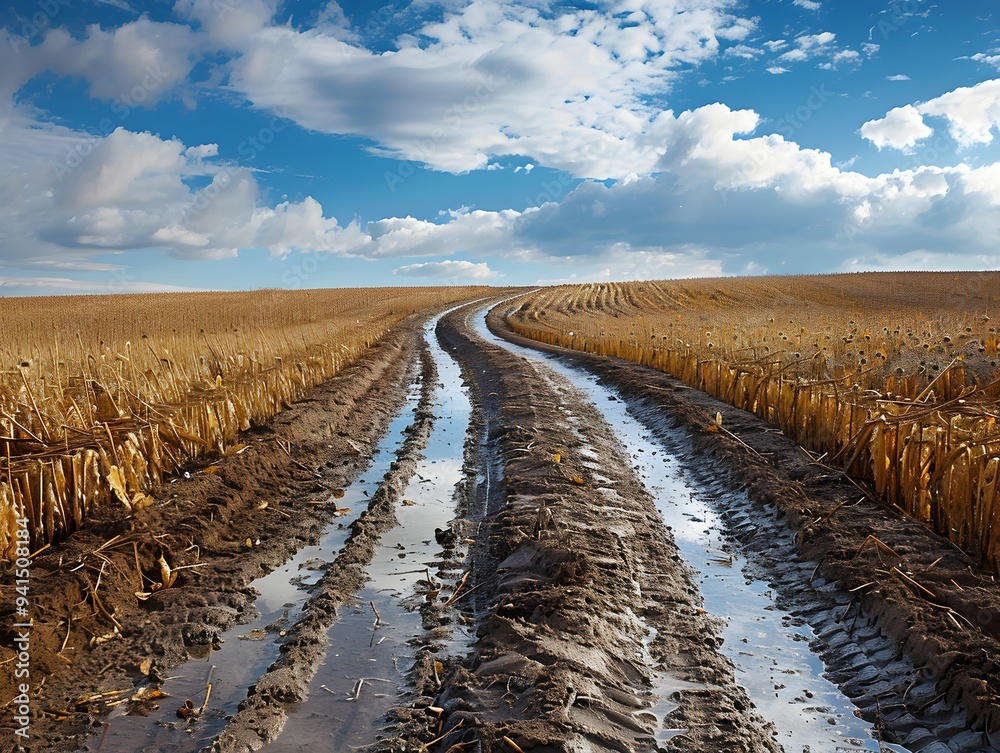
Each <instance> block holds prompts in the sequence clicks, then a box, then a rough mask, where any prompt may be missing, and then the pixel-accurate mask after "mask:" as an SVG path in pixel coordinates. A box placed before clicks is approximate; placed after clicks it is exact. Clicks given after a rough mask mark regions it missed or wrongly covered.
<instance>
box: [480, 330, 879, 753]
mask: <svg viewBox="0 0 1000 753" xmlns="http://www.w3.org/2000/svg"><path fill="white" fill-rule="evenodd" d="M485 317H486V313H485V311H484V312H481V313H479V314H478V315H477V316H476V318H475V328H476V331H477V333H478V334H479V335H480V336H481V337H483V338H484V339H485V340H486V341H487V342H490V343H492V344H495V345H498V346H500V347H503V348H506V349H507V350H509V351H511V352H513V353H516V354H518V355H521V356H524V357H525V358H528V359H530V360H532V361H534V362H536V363H537V362H541V363H544V364H545V365H547V366H549V367H550V368H551V369H552V370H553V371H555V372H556V373H557V374H559V375H561V376H563V377H565V378H566V379H567V380H569V382H570V383H571V384H572V385H573V386H575V387H577V388H579V389H580V390H581V391H583V393H584V394H585V395H586V396H587V398H588V399H589V400H590V401H591V402H592V403H593V404H594V405H596V406H597V407H598V409H599V410H600V411H601V413H602V414H603V415H604V417H605V419H606V420H607V421H608V423H609V424H610V425H611V427H612V428H613V430H614V432H615V434H616V435H617V437H618V438H619V440H620V441H621V443H622V445H623V446H624V448H625V450H626V452H627V454H628V456H629V457H630V458H631V459H632V463H633V466H634V467H635V469H636V471H637V472H638V474H639V477H640V478H641V479H642V481H643V483H644V484H645V486H646V488H647V489H648V490H649V492H650V493H651V494H652V495H653V497H654V499H655V501H656V505H657V508H658V509H659V511H660V513H661V515H662V517H663V519H664V521H665V522H666V524H667V525H668V526H670V527H671V528H672V529H673V534H674V537H675V539H676V542H677V546H678V549H679V550H680V554H681V556H682V557H683V558H684V560H685V561H686V562H687V563H688V564H689V565H690V566H691V567H692V568H693V569H694V570H695V571H696V573H697V579H698V585H699V588H700V590H701V593H702V596H703V598H704V601H705V609H706V610H707V611H708V612H710V613H712V614H713V615H717V616H720V617H722V618H723V619H725V621H726V626H725V629H724V630H723V633H722V637H723V639H724V642H723V645H722V646H721V648H720V650H721V651H722V652H723V653H724V654H725V655H726V656H728V657H729V659H730V660H732V662H733V663H734V664H735V665H736V668H737V670H736V671H737V674H736V679H737V682H739V683H740V684H742V685H743V686H744V687H746V689H747V692H748V694H749V696H750V698H751V699H752V700H753V702H754V704H755V706H756V707H757V710H758V711H759V713H760V714H761V716H763V717H764V718H765V719H767V720H769V721H771V722H773V723H774V725H775V729H776V730H777V732H778V735H777V740H778V742H779V743H780V744H781V745H782V746H783V747H784V748H785V750H786V751H788V752H789V753H792V752H793V751H794V752H795V753H799V751H816V750H830V751H858V750H864V751H878V750H879V749H880V748H879V743H878V742H877V741H875V740H874V739H873V734H872V728H871V726H870V725H868V724H867V723H865V722H864V721H862V720H861V719H859V718H857V717H856V716H855V714H854V712H855V710H856V707H855V706H854V704H853V703H851V701H850V699H848V698H847V697H846V696H845V695H844V694H843V693H841V692H840V689H839V688H837V686H835V685H834V684H833V683H831V682H830V681H829V680H827V679H825V678H824V677H823V672H824V669H825V668H824V665H823V662H822V660H821V659H820V658H819V657H818V656H816V655H815V654H813V653H812V651H811V650H810V648H809V643H810V641H811V640H812V639H813V637H814V636H813V633H812V630H811V629H810V628H809V627H808V626H798V625H797V622H798V621H797V620H794V619H793V618H792V617H791V615H789V614H787V613H785V612H783V611H782V610H781V609H779V608H778V607H777V606H776V604H775V600H774V594H773V593H772V591H771V589H770V587H769V585H768V584H767V583H766V582H764V581H761V580H758V579H756V578H755V577H754V576H753V574H752V568H748V567H747V562H746V560H745V559H744V558H743V556H742V555H741V554H740V552H739V546H738V544H737V543H736V542H735V541H733V540H731V539H730V538H728V537H727V536H726V535H725V526H724V524H723V522H722V521H721V519H720V518H719V516H718V515H717V514H716V513H715V512H714V510H713V507H712V505H713V504H726V505H737V504H742V503H744V502H743V501H741V500H739V499H735V498H726V499H722V500H718V499H714V500H713V499H712V497H711V495H709V494H708V493H707V492H705V491H703V490H702V489H701V487H700V486H699V484H698V483H697V481H695V480H694V479H693V478H692V477H690V476H689V475H688V474H686V473H685V471H684V469H683V467H682V466H681V464H680V463H679V462H678V460H677V459H676V458H675V457H674V456H673V455H671V454H670V453H669V452H667V451H665V449H664V447H663V446H662V445H661V444H660V443H659V442H658V440H657V439H655V438H654V437H653V436H652V435H651V433H650V432H649V431H648V430H647V429H646V428H645V427H644V426H643V425H642V424H640V423H639V422H638V421H637V420H636V419H635V418H634V417H633V416H632V415H630V414H629V412H628V410H627V407H626V404H625V402H624V400H623V399H622V398H621V397H620V396H619V395H618V394H617V393H616V392H615V391H614V390H613V389H611V388H609V387H606V386H603V385H600V384H598V383H597V378H596V377H595V376H593V375H591V374H589V373H587V372H585V371H582V370H579V369H576V368H574V367H571V366H568V365H566V364H564V363H563V362H561V360H560V359H559V358H558V357H557V356H553V355H549V354H546V353H540V352H538V351H534V350H531V349H528V348H524V347H521V346H518V345H515V344H513V343H509V342H507V341H506V340H503V339H501V338H498V337H496V336H495V335H493V334H492V333H491V332H490V331H489V330H488V329H487V327H486V322H485ZM567 417H568V418H570V421H571V423H572V422H573V421H574V420H576V421H578V419H576V418H575V417H573V416H571V415H570V414H567ZM593 468H594V469H597V470H599V468H600V467H599V466H598V465H597V464H596V463H595V464H593ZM614 497H615V493H614V492H613V490H610V489H609V490H608V501H609V504H610V503H613V499H614ZM747 504H748V503H747ZM661 679H662V682H663V683H665V684H666V687H668V688H669V683H670V682H671V681H670V680H669V678H661ZM660 696H661V705H659V706H656V707H654V709H652V712H653V713H654V714H655V715H656V716H657V717H658V718H660V717H661V715H662V719H661V721H662V722H663V724H664V725H669V723H670V720H669V713H665V714H664V713H663V711H664V710H666V711H669V707H668V706H664V705H662V704H663V703H664V701H665V697H666V696H665V694H664V692H663V685H661V687H660ZM663 732H665V733H669V732H673V733H675V734H676V733H677V731H676V730H663Z"/></svg>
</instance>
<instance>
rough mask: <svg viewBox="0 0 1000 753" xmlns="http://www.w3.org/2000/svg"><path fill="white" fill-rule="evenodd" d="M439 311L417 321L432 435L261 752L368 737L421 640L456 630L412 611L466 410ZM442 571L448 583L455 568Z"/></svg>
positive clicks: (448, 492)
mask: <svg viewBox="0 0 1000 753" xmlns="http://www.w3.org/2000/svg"><path fill="white" fill-rule="evenodd" d="M439 319H440V317H435V318H434V319H433V320H431V321H430V322H429V323H428V324H427V325H426V326H425V328H424V338H425V340H426V342H427V345H428V349H429V351H430V354H431V357H432V358H433V359H434V363H435V365H436V366H437V370H438V375H437V384H435V385H434V389H433V393H432V395H433V398H432V405H433V413H434V419H433V424H432V428H431V435H430V437H429V439H428V442H427V446H426V447H425V448H424V449H423V450H422V451H421V455H422V457H421V459H420V460H419V462H418V463H417V468H416V473H415V474H414V476H413V478H412V479H410V481H409V483H408V485H407V488H406V491H405V492H404V493H403V500H404V501H403V504H402V505H400V506H398V507H397V509H396V516H397V518H398V519H399V525H398V526H396V527H395V528H393V529H392V530H390V531H388V532H387V533H385V534H383V536H382V540H381V543H380V545H379V548H378V551H377V553H376V555H375V558H374V560H373V561H372V562H371V564H370V565H369V566H368V574H369V576H370V581H369V584H368V586H367V587H366V588H364V589H363V590H362V591H361V592H360V593H359V594H358V596H357V601H356V603H355V604H354V605H353V606H352V607H349V608H346V609H344V610H342V612H341V614H340V615H339V618H338V621H337V622H336V623H334V625H333V627H332V628H331V630H330V643H329V647H328V649H327V656H326V659H325V660H324V662H323V664H322V665H321V666H320V667H319V669H318V671H317V673H316V676H315V677H314V678H313V679H312V681H311V682H310V684H309V697H308V699H307V700H305V701H303V702H302V703H301V704H299V705H298V707H297V708H296V709H295V710H294V711H293V712H292V713H291V714H290V715H289V719H288V723H287V724H286V725H285V729H284V730H283V732H282V734H281V735H280V736H279V737H278V739H277V740H275V741H274V742H273V743H271V744H270V745H268V746H266V747H265V748H264V750H265V751H267V753H284V752H285V751H288V752H291V751H301V750H311V749H313V747H315V746H320V748H319V749H328V750H349V749H352V748H354V747H361V746H364V745H368V744H370V743H372V742H373V741H374V740H375V738H376V736H377V734H378V730H379V727H380V725H381V724H382V721H383V717H384V715H385V713H386V712H387V711H388V710H389V708H390V707H392V706H393V705H394V703H395V702H396V700H397V698H398V696H399V689H400V688H402V687H404V686H405V684H406V674H407V673H408V672H409V670H410V669H411V668H412V666H413V663H414V659H415V657H416V653H417V650H418V649H419V647H420V644H421V643H422V642H425V641H428V640H432V641H435V642H441V643H443V642H447V641H449V640H455V638H454V637H453V636H450V635H449V634H450V633H451V632H452V630H454V631H461V629H460V627H449V628H448V629H441V631H440V632H439V631H435V630H431V631H427V630H425V629H424V628H423V626H422V622H421V617H420V613H419V609H420V606H421V604H423V603H424V602H425V600H426V596H427V592H428V587H429V585H430V584H429V583H428V580H427V579H428V575H429V576H430V578H431V581H432V583H433V585H430V587H431V588H433V589H437V588H440V586H441V580H440V579H439V578H438V577H437V572H438V570H439V566H440V553H441V549H442V547H441V545H440V544H438V542H437V540H436V537H435V530H436V529H443V528H446V527H447V525H448V522H449V521H450V520H452V518H454V516H455V494H456V488H457V486H458V485H459V484H460V483H461V482H462V481H463V478H464V460H465V443H466V438H467V437H466V434H467V431H468V428H469V419H470V415H471V411H472V407H471V404H470V402H469V397H468V393H467V391H466V389H465V388H464V387H463V386H461V385H462V374H461V369H460V367H459V365H458V364H457V363H456V362H455V361H454V360H453V359H452V358H451V356H449V355H447V354H446V353H445V352H444V351H443V350H442V349H441V347H440V345H439V344H438V340H437V337H436V335H435V334H434V329H435V327H436V325H437V322H438V320H439ZM447 576H448V578H447V580H448V581H449V583H453V582H454V581H455V580H457V579H458V578H459V577H460V576H461V573H460V572H449V573H448V574H447ZM444 593H447V591H445V592H444ZM444 593H443V594H442V595H441V596H443V595H444ZM441 596H438V600H440V598H441ZM376 611H377V614H378V620H377V623H376ZM323 746H325V747H323Z"/></svg>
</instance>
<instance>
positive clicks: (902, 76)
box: [885, 73, 910, 81]
mask: <svg viewBox="0 0 1000 753" xmlns="http://www.w3.org/2000/svg"><path fill="white" fill-rule="evenodd" d="M885 80H886V81H909V80H910V77H909V76H907V75H906V74H905V73H897V74H895V75H893V76H886V77H885Z"/></svg>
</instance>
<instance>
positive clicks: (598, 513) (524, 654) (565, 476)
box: [380, 307, 778, 753]
mask: <svg viewBox="0 0 1000 753" xmlns="http://www.w3.org/2000/svg"><path fill="white" fill-rule="evenodd" d="M474 310H475V307H465V308H463V309H460V310H458V311H456V312H454V313H452V314H449V315H447V316H445V317H444V318H443V319H442V322H441V324H440V325H439V333H440V337H441V339H442V340H443V342H444V343H446V344H447V345H448V346H449V347H450V348H452V352H453V353H455V354H456V355H457V357H458V358H459V359H460V360H462V361H463V362H464V364H465V366H466V367H467V372H468V373H469V374H470V375H471V376H472V379H473V381H474V388H473V390H472V393H473V397H474V403H475V404H476V405H477V407H478V408H479V410H480V411H481V413H482V418H483V420H484V422H485V425H486V430H487V432H488V437H487V441H488V442H490V443H495V449H496V452H497V454H498V456H499V459H500V462H501V464H502V474H503V480H502V486H503V496H504V500H505V501H504V504H502V505H501V506H500V507H499V509H497V510H495V511H490V512H489V513H488V514H487V515H486V517H485V520H484V521H483V526H482V528H483V530H484V531H485V535H481V536H480V541H479V543H478V544H477V545H476V547H474V557H475V561H474V568H475V577H476V587H477V588H479V589H481V594H480V601H481V602H482V601H483V600H486V601H487V602H488V608H487V609H486V610H485V612H484V613H483V614H482V615H479V624H478V630H477V636H478V640H477V642H476V644H475V650H474V653H473V655H472V656H471V657H470V658H468V659H467V660H466V661H464V662H463V663H462V665H461V666H458V667H455V668H454V669H453V670H452V671H451V673H450V674H449V675H448V676H447V677H446V678H445V680H444V687H443V689H442V691H441V692H440V694H439V695H438V696H437V697H436V698H435V699H434V706H435V707H436V708H440V709H443V713H442V721H443V725H442V737H441V739H440V742H439V743H437V745H438V746H439V748H436V749H440V750H442V751H445V750H479V751H482V752H483V753H489V752H490V751H512V750H516V749H517V747H519V748H521V749H522V750H525V751H528V750H531V751H536V752H538V753H542V752H544V751H577V750H593V751H597V750H613V751H641V750H645V751H649V750H655V749H657V748H658V747H660V748H671V747H672V744H671V743H670V742H665V741H664V740H663V737H662V735H661V736H660V739H659V740H658V739H657V733H659V732H661V730H659V729H658V727H659V725H660V723H661V722H662V720H660V719H657V718H656V717H655V716H654V715H652V714H650V713H649V711H648V709H649V706H650V701H651V697H650V696H651V691H652V688H653V685H654V682H655V678H654V677H653V667H651V666H650V664H651V663H655V664H656V665H657V666H658V667H659V668H660V669H661V670H662V671H663V672H665V673H667V674H668V675H669V676H670V677H671V678H673V679H674V680H676V681H678V682H677V686H678V687H684V688H685V689H684V690H683V691H682V692H680V693H678V694H677V695H676V697H675V699H674V700H675V701H676V703H677V704H678V706H679V708H678V709H677V710H675V711H674V712H673V713H672V714H671V715H670V717H669V723H670V724H671V725H672V726H677V727H681V728H685V729H688V730H689V731H688V732H687V734H685V735H683V736H682V737H677V738H676V740H677V741H681V739H682V738H683V742H679V746H680V747H679V748H673V749H684V750H699V751H733V752H736V751H748V752H749V751H754V752H758V751H776V750H778V747H777V745H776V744H775V743H774V741H773V740H772V731H771V730H770V729H768V727H767V725H766V724H765V723H764V722H763V720H761V719H760V718H759V717H758V716H757V715H756V714H755V713H754V711H753V709H752V706H751V703H750V701H749V699H748V698H747V696H746V693H745V691H744V690H743V689H742V688H740V687H739V686H737V685H736V683H735V681H734V678H733V671H732V665H731V664H730V663H729V661H728V660H727V659H725V658H724V657H722V656H721V654H719V653H718V652H717V650H716V648H715V647H716V637H715V636H716V632H717V626H716V625H715V624H713V621H712V619H711V618H709V617H708V616H707V615H706V614H705V612H704V611H703V610H702V609H701V608H700V598H699V596H698V594H697V587H696V586H695V584H694V581H693V578H692V573H691V571H690V569H689V568H688V567H687V566H685V565H684V564H683V563H681V562H680V558H679V557H678V556H677V554H676V549H675V547H674V546H673V544H672V538H671V534H670V532H669V531H668V530H667V529H666V527H665V525H664V524H663V522H662V520H661V519H660V517H659V515H658V513H657V511H656V508H655V506H654V503H653V501H652V499H651V498H650V496H649V494H648V493H647V492H646V491H645V490H644V489H643V487H642V485H641V483H640V482H639V480H638V479H637V477H636V476H635V474H634V473H633V472H632V470H631V466H630V465H629V463H628V461H627V459H626V458H625V457H624V456H623V455H622V454H621V450H620V449H619V447H620V446H619V445H618V443H617V442H616V440H615V438H614V436H613V434H612V433H611V431H610V429H609V427H608V426H607V424H606V423H605V422H604V421H603V420H602V419H601V417H600V415H599V413H598V412H597V410H596V408H594V407H592V406H589V405H588V404H586V403H585V402H579V403H576V402H574V404H573V405H572V406H571V408H572V413H573V414H574V415H575V416H577V419H578V420H577V421H576V423H573V422H571V421H570V420H568V418H567V415H566V413H565V412H564V410H563V402H564V399H563V398H562V397H561V396H560V393H559V392H557V391H556V390H555V389H554V388H553V386H552V385H551V384H550V383H549V382H548V380H547V377H545V376H543V375H542V374H541V373H540V372H538V371H536V370H535V368H534V367H533V366H532V365H531V364H530V363H529V362H527V361H526V360H525V359H523V358H521V357H519V356H516V355H514V354H512V353H510V352H509V351H506V350H504V349H502V348H497V347H495V346H493V345H490V344H487V343H485V342H483V341H482V340H481V339H480V338H478V336H476V335H475V334H472V332H471V328H470V325H469V324H468V318H469V317H470V316H471V315H472V313H473V312H474ZM584 447H588V448H592V449H593V450H596V451H597V452H598V454H599V456H600V458H601V461H600V462H601V468H602V470H601V476H603V479H602V480H601V481H600V483H597V481H596V480H595V478H594V472H593V471H592V470H591V469H590V468H589V467H587V466H586V465H585V464H584V463H583V461H584V460H585V457H584V455H583V454H581V453H580V452H579V451H580V450H581V449H583V448H584ZM557 455H558V456H559V458H558V459H557V458H556V456H557ZM602 485H603V486H605V487H606V488H605V489H604V491H602V490H601V489H599V486H602ZM608 488H614V489H615V490H616V491H617V494H608V493H607V492H608ZM651 629H652V631H651ZM651 634H652V635H653V636H654V637H653V639H652V640H651V641H650V635H651ZM647 643H648V647H647V646H646V644H647ZM505 738H506V739H505ZM397 740H398V738H397ZM508 741H509V742H508ZM399 742H402V741H399ZM511 743H512V744H511ZM455 746H459V747H455ZM515 746H517V747H515ZM380 747H386V746H380Z"/></svg>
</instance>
